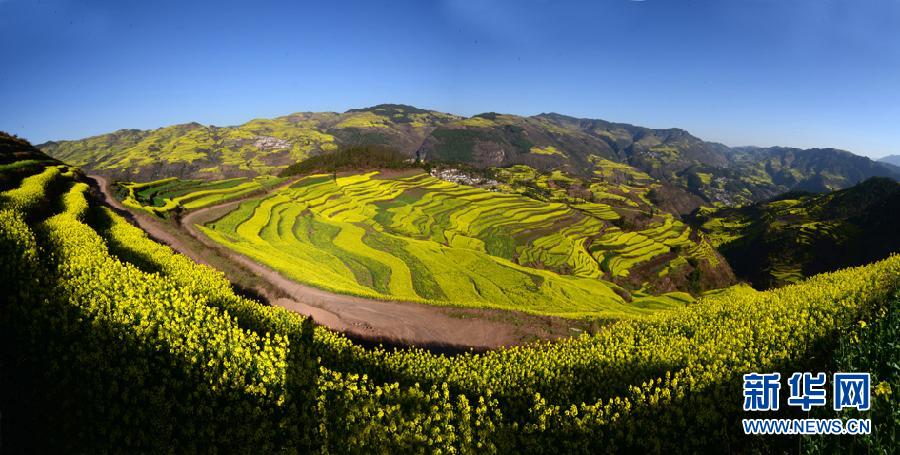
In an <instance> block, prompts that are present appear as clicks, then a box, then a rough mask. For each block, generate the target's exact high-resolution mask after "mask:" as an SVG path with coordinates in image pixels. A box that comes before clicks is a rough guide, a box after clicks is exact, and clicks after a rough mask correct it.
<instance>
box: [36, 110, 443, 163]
mask: <svg viewBox="0 0 900 455" xmlns="http://www.w3.org/2000/svg"><path fill="white" fill-rule="evenodd" d="M454 118H456V117H454V116H452V115H449V114H443V113H439V112H433V111H426V110H422V109H416V108H413V107H410V106H399V105H381V106H376V107H373V108H369V109H366V110H350V111H347V112H344V113H341V114H338V113H331V112H323V113H296V114H291V115H287V116H283V117H278V118H274V119H256V120H251V121H249V122H247V123H244V124H242V125H238V126H232V127H216V126H204V125H200V124H198V123H189V124H183V125H174V126H168V127H164V128H159V129H156V130H145V131H142V130H120V131H116V132H114V133H110V134H105V135H101V136H95V137H90V138H86V139H82V140H76V141H59V142H49V143H46V144H43V145H41V148H42V149H43V150H44V151H46V152H47V153H48V154H50V155H52V156H54V157H56V158H59V159H61V160H64V161H66V162H68V163H71V164H73V165H77V166H81V167H84V168H86V169H88V170H91V171H99V172H103V173H105V174H108V175H112V176H114V177H117V178H121V179H124V180H139V181H147V180H155V179H160V178H165V177H181V178H203V179H217V178H222V177H235V176H254V175H259V174H273V173H277V172H278V171H279V170H280V169H283V168H284V167H286V166H287V165H289V164H293V163H295V162H297V161H300V160H302V159H304V158H306V157H309V156H313V155H317V154H321V153H328V152H333V151H335V150H337V149H338V148H339V147H340V146H354V145H367V144H384V145H389V146H391V147H393V148H395V149H397V150H400V151H402V152H403V153H405V154H406V155H411V154H414V153H415V150H416V148H417V147H418V146H419V144H421V142H422V141H423V140H424V138H425V135H427V134H428V132H429V131H431V129H432V128H433V127H434V126H436V125H438V124H440V123H442V122H446V121H449V120H452V119H454Z"/></svg>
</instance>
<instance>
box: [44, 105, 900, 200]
mask: <svg viewBox="0 0 900 455" xmlns="http://www.w3.org/2000/svg"><path fill="white" fill-rule="evenodd" d="M354 146H384V147H387V148H390V149H394V150H397V151H399V152H400V154H401V155H403V156H406V157H407V158H409V159H415V158H419V159H422V160H425V161H427V162H435V163H442V162H443V163H456V164H465V165H469V166H474V167H480V168H492V167H509V166H513V165H527V166H530V167H533V168H536V169H539V170H543V171H551V170H561V171H563V172H566V173H569V174H573V175H578V176H581V177H591V176H594V175H595V174H596V173H597V172H598V170H600V169H598V166H597V163H604V162H615V163H620V164H624V165H629V166H631V167H633V168H635V169H636V170H637V171H639V172H643V173H646V174H648V175H650V176H651V177H653V178H655V179H658V180H659V181H661V182H664V183H666V184H669V185H671V186H673V187H678V188H681V189H683V190H687V191H689V192H691V193H693V194H694V195H696V196H698V197H700V198H702V199H703V201H704V203H705V204H707V205H716V206H722V205H724V206H734V205H741V204H747V203H752V202H757V201H761V200H765V199H767V198H770V197H773V196H775V195H778V194H781V193H783V192H786V191H791V190H797V189H807V190H813V191H827V190H834V189H840V188H846V187H848V186H852V185H854V184H856V183H858V182H860V181H862V180H865V179H867V178H869V177H877V176H882V177H890V178H894V179H898V178H900V169H897V168H894V167H891V166H888V165H885V164H882V163H876V162H873V161H871V160H869V159H868V158H865V157H860V156H856V155H853V154H851V153H849V152H845V151H841V150H835V149H810V150H800V149H787V148H779V147H773V148H765V149H762V148H751V147H742V148H729V147H726V146H724V145H722V144H717V143H711V142H706V141H704V140H702V139H700V138H697V137H695V136H692V135H691V134H690V133H688V132H687V131H684V130H681V129H674V128H673V129H650V128H644V127H639V126H634V125H629V124H623V123H613V122H607V121H604V120H595V119H580V118H575V117H569V116H565V115H560V114H555V113H549V114H540V115H536V116H531V117H522V116H517V115H509V114H496V113H485V114H479V115H476V116H473V117H470V118H463V117H459V116H455V115H451V114H445V113H440V112H436V111H429V110H423V109H418V108H415V107H411V106H404V105H391V104H385V105H378V106H373V107H370V108H365V109H351V110H348V111H346V112H344V113H333V112H324V113H297V114H291V115H288V116H284V117H278V118H275V119H271V120H267V119H257V120H253V121H250V122H247V123H245V124H243V125H238V126H233V127H216V126H204V125H200V124H198V123H190V124H184V125H174V126H169V127H165V128H160V129H156V130H150V131H147V130H120V131H117V132H114V133H111V134H106V135H101V136H96V137H91V138H87V139H82V140H76V141H59V142H48V143H46V144H42V145H41V146H40V148H41V149H42V150H44V151H45V152H47V153H48V154H49V155H51V156H53V157H55V158H58V159H61V160H64V161H66V162H68V163H71V164H74V165H78V166H81V167H84V168H85V169H87V170H89V171H91V172H100V173H103V174H106V175H108V176H111V177H114V178H116V179H122V180H129V181H150V180H157V179H160V178H167V177H179V178H199V179H220V178H230V177H249V176H255V175H260V174H276V173H279V172H282V171H283V169H284V168H286V167H287V166H289V165H291V164H294V163H297V162H300V161H302V160H304V159H305V158H308V157H310V156H315V155H320V154H327V153H333V152H335V151H338V150H344V149H347V148H350V147H354Z"/></svg>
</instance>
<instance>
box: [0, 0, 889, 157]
mask: <svg viewBox="0 0 900 455" xmlns="http://www.w3.org/2000/svg"><path fill="white" fill-rule="evenodd" d="M0 52H2V55H3V64H2V65H0V99H2V100H3V103H2V106H3V107H2V108H0V130H7V131H10V132H13V133H17V134H19V135H22V136H25V137H27V138H29V139H30V140H32V141H33V142H36V143H38V142H43V141H45V140H51V139H74V138H80V137H86V136H90V135H95V134H101V133H105V132H109V131H112V130H116V129H119V128H156V127H160V126H164V125H169V124H173V123H183V122H188V121H198V122H201V123H205V124H214V125H233V124H238V123H243V122H245V121H247V120H249V119H251V118H257V117H273V116H277V115H283V114H288V113H291V112H296V111H321V110H329V111H343V110H346V109H348V108H354V107H365V106H369V105H373V104H378V103H384V102H396V103H406V104H413V105H416V106H419V107H425V108H432V109H437V110H441V111H446V112H452V113H457V114H463V115H472V114H476V113H479V112H485V111H497V112H506V113H514V114H522V115H533V114H537V113H540V112H550V111H556V112H560V113H564V114H569V115H575V116H583V117H592V118H603V119H607V120H613V121H622V122H629V123H635V124H638V125H643V126H649V127H656V128H663V127H680V128H685V129H687V130H689V131H691V132H692V133H694V134H695V135H697V136H699V137H701V138H703V139H707V140H713V141H720V142H723V143H726V144H728V145H762V146H766V145H787V146H798V147H814V146H831V147H840V148H845V149H848V150H851V151H854V152H856V153H859V154H864V155H868V156H872V157H879V156H883V155H887V154H891V153H900V1H898V0H871V1H870V0H864V1H860V0H856V1H853V0H645V1H634V0H597V1H585V2H574V1H549V0H495V1H490V0H436V1H424V0H418V1H392V2H388V1H378V0H369V1H359V2H341V1H330V2H300V1H291V2H270V1H241V2H227V1H226V2H223V1H219V2H187V1H184V2H168V1H152V2H150V1H131V0H119V1H108V2H102V1H91V0H80V1H76V0H0Z"/></svg>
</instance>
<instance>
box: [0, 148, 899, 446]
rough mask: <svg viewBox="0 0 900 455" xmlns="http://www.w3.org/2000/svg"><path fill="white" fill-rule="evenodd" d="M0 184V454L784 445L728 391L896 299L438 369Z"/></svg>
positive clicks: (79, 203) (829, 280)
mask: <svg viewBox="0 0 900 455" xmlns="http://www.w3.org/2000/svg"><path fill="white" fill-rule="evenodd" d="M23 169H24V170H23ZM16 172H17V174H16V176H13V177H10V178H9V179H7V180H5V181H12V180H17V181H18V183H17V184H15V185H13V186H12V187H10V188H8V189H6V190H5V191H4V192H2V193H0V207H2V208H0V264H2V266H0V274H2V276H3V277H4V282H5V283H8V284H7V285H6V288H7V292H6V294H7V296H8V298H7V299H6V301H5V302H4V303H3V306H2V307H0V311H2V313H0V324H2V325H0V327H2V330H0V333H2V335H0V336H2V346H3V350H2V358H0V361H2V369H0V371H2V375H3V376H2V380H3V384H4V387H3V393H4V395H3V402H2V404H3V411H4V412H3V417H4V425H6V426H5V428H6V429H7V430H8V431H9V433H6V434H4V443H6V444H10V445H9V446H8V447H11V449H12V450H15V449H17V448H18V449H23V448H28V449H30V450H31V451H40V449H46V450H56V451H60V450H62V451H77V452H96V451H115V452H122V451H125V452H130V451H166V450H175V451H209V450H213V449H218V450H223V451H234V450H243V451H254V452H271V451H281V450H288V451H304V452H305V451H317V452H323V453H328V452H338V453H344V452H377V453H398V452H404V453H405V452H429V453H437V452H440V453H485V452H487V453H490V452H499V453H511V452H523V451H527V452H529V453H538V452H553V453H560V451H563V452H592V453H593V452H607V451H616V450H618V451H622V450H626V449H630V450H640V451H650V452H696V451H711V450H722V449H723V448H725V450H732V451H753V450H766V449H773V448H779V447H787V446H790V447H796V440H791V439H789V438H783V439H780V440H772V439H764V438H748V437H745V436H743V435H741V434H739V430H740V428H739V425H738V423H737V422H738V421H739V419H740V417H741V416H742V413H741V391H740V378H741V375H742V374H744V373H747V372H750V371H797V370H804V369H828V368H831V367H833V363H832V359H833V358H834V357H835V352H836V351H835V347H837V346H842V344H841V343H844V341H842V340H844V338H842V336H846V335H847V334H848V333H853V332H854V331H858V330H860V327H863V326H864V325H866V324H868V325H870V326H873V325H874V326H878V324H880V323H881V321H883V320H885V319H884V318H886V317H887V316H886V315H888V314H892V313H890V311H889V310H890V309H891V308H893V307H894V306H896V305H897V303H896V301H897V298H898V297H897V291H898V288H900V257H898V256H892V257H891V258H888V259H886V260H884V261H880V262H877V263H874V264H871V265H868V266H864V267H858V268H852V269H845V270H841V271H838V272H834V273H830V274H823V275H818V276H815V277H812V278H810V279H808V280H805V281H802V282H800V283H798V284H796V285H792V286H788V287H784V288H781V289H777V290H772V291H767V292H753V291H746V290H742V289H733V290H730V291H724V292H722V293H719V294H717V295H715V296H711V297H707V298H703V299H699V300H698V301H696V302H694V303H692V304H689V305H686V306H683V307H681V308H676V309H672V310H670V311H667V312H662V313H659V314H655V315H650V316H648V317H645V318H641V319H635V320H623V321H620V322H617V323H615V324H612V325H610V326H608V327H606V328H605V329H603V330H601V331H600V333H598V334H597V335H595V336H588V335H583V336H580V337H574V338H570V339H566V340H564V341H560V342H554V343H538V344H532V345H527V346H521V347H515V348H510V349H501V350H496V351H490V352H487V353H483V354H474V353H470V354H461V355H456V356H445V355H436V354H432V353H429V352H426V351H423V350H417V349H402V350H390V351H388V350H383V349H366V348H363V347H360V346H357V345H354V344H353V343H352V342H350V341H349V340H347V339H346V338H344V337H343V336H341V335H340V334H337V333H334V332H331V331H329V330H326V329H324V328H321V327H316V326H314V325H313V324H312V323H311V321H310V320H309V319H306V318H304V317H302V316H300V315H298V314H295V313H291V312H288V311H286V310H283V309H279V308H273V307H267V306H263V305H261V304H259V303H257V302H255V301H252V300H249V299H246V298H243V297H240V296H237V295H235V294H234V293H233V292H232V290H231V286H230V284H229V283H228V281H227V280H226V279H225V277H224V276H223V275H222V274H221V273H219V272H217V271H215V270H213V269H210V268H208V267H205V266H201V265H197V264H195V263H193V262H192V261H190V260H189V259H187V258H186V257H184V256H181V255H179V254H176V253H174V252H172V250H170V249H169V248H168V247H165V246H162V245H159V244H157V243H155V242H153V241H151V240H150V239H148V238H147V237H146V235H145V234H144V233H143V232H142V231H140V230H139V229H137V228H135V227H133V226H131V225H130V224H128V223H127V222H126V221H125V220H124V219H122V218H121V217H119V216H118V215H116V214H115V213H113V212H112V211H110V210H108V209H106V208H104V207H100V206H97V205H95V204H94V203H92V199H91V198H90V197H89V188H88V186H87V185H86V184H84V183H82V182H81V181H80V180H81V179H82V177H81V174H80V172H79V171H78V170H77V169H73V168H70V167H68V166H65V165H62V164H52V163H43V162H34V163H31V164H29V165H27V166H23V167H22V168H17V171H16ZM860 321H868V322H866V323H865V324H860ZM867 339H869V338H866V337H865V336H863V338H861V339H860V338H857V340H867ZM874 339H876V340H878V338H874ZM860 342H861V341H860ZM895 379H896V378H894V379H891V378H888V377H878V375H877V374H876V377H875V381H876V384H881V383H882V382H884V383H887V381H890V380H895ZM884 387H887V386H882V389H881V390H884ZM13 391H15V393H13ZM875 399H876V403H881V406H885V404H884V403H891V402H890V401H889V400H890V399H891V398H890V395H889V394H884V393H882V394H881V395H876V397H875ZM877 400H882V401H881V402H879V401H877ZM875 424H876V430H875V431H876V432H879V431H888V429H890V428H892V427H890V425H895V424H892V423H891V422H890V421H882V422H878V421H876V423H875ZM879 425H880V426H881V427H879ZM50 433H52V436H53V437H46V436H47V435H48V434H50ZM9 435H12V436H9ZM850 443H852V441H851V442H848V444H850ZM888 444H890V441H889V442H888ZM886 447H890V446H889V445H888V446H886Z"/></svg>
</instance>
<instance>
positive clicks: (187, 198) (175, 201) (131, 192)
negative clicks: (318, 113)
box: [118, 176, 284, 216]
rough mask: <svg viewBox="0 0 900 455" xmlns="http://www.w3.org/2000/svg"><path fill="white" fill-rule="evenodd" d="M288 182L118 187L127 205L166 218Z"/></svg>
mask: <svg viewBox="0 0 900 455" xmlns="http://www.w3.org/2000/svg"><path fill="white" fill-rule="evenodd" d="M283 181H284V179H282V178H278V177H271V176H260V177H255V178H246V177H237V178H233V179H227V180H219V181H205V180H180V179H178V178H174V177H170V178H167V179H162V180H156V181H152V182H146V183H135V182H130V183H129V182H124V183H119V184H118V186H119V188H120V191H121V192H122V194H123V201H122V202H123V203H124V204H125V205H126V206H128V207H132V208H136V209H142V210H146V211H148V212H150V213H152V214H155V215H160V216H166V215H168V214H170V213H173V212H177V211H180V210H185V209H187V210H190V209H199V208H203V207H207V206H210V205H215V204H218V203H221V202H225V201H228V200H231V199H236V198H240V197H242V196H246V195H249V194H252V193H254V192H259V191H261V190H265V189H267V188H271V187H273V186H275V185H278V184H279V183H281V182H283Z"/></svg>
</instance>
